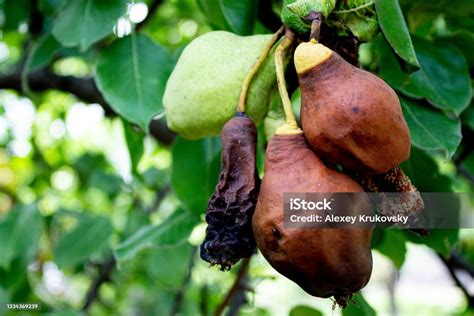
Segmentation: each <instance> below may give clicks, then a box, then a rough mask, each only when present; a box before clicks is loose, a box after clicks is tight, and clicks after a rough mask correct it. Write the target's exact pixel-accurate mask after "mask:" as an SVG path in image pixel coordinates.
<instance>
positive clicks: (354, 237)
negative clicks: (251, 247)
mask: <svg viewBox="0 0 474 316" xmlns="http://www.w3.org/2000/svg"><path fill="white" fill-rule="evenodd" d="M287 192H363V190H362V188H361V187H360V186H359V184H357V182H355V181H354V180H352V179H351V178H350V177H349V176H347V175H345V174H343V173H341V172H339V171H336V170H334V169H330V168H328V167H326V166H325V165H324V163H323V162H322V161H321V160H320V159H319V158H318V157H317V156H316V155H315V154H314V152H313V151H312V150H311V149H310V148H309V147H308V145H307V143H306V140H305V138H304V136H303V134H302V133H294V134H289V135H283V134H278V132H277V134H276V135H275V136H273V138H272V139H271V140H270V143H269V145H268V147H267V156H266V161H265V174H264V177H263V180H262V184H261V187H260V194H259V197H258V202H257V207H256V209H255V213H254V216H253V218H252V226H253V231H254V234H255V240H256V242H257V246H258V248H259V249H260V251H261V252H262V254H263V256H264V257H265V258H266V259H267V260H268V262H269V263H270V264H271V265H272V266H273V267H274V268H275V269H276V270H277V271H278V272H280V273H281V274H283V275H284V276H286V277H288V278H289V279H291V280H293V281H294V282H296V283H297V284H298V285H299V286H300V287H301V288H303V289H304V290H305V291H306V292H308V293H309V294H311V295H314V296H318V297H324V298H326V297H331V296H334V298H335V299H336V302H337V303H338V304H339V305H341V306H345V304H346V301H347V299H349V298H350V297H351V296H352V294H353V293H356V292H358V291H359V290H360V289H361V288H363V287H364V286H365V285H366V284H367V282H368V281H369V278H370V275H371V272H372V254H371V236H372V228H371V227H370V228H292V229H290V228H285V225H284V222H283V219H284V200H283V199H284V193H287ZM362 196H363V197H364V199H358V200H355V202H354V204H353V209H352V210H351V212H352V214H354V215H357V214H358V213H361V214H367V213H366V212H367V210H368V208H367V204H366V200H365V195H362Z"/></svg>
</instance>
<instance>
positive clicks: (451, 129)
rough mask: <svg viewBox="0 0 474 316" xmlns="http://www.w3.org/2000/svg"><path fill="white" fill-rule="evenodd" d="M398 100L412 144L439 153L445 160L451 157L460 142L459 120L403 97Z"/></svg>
mask: <svg viewBox="0 0 474 316" xmlns="http://www.w3.org/2000/svg"><path fill="white" fill-rule="evenodd" d="M400 101H401V104H402V110H403V115H404V116H405V119H406V121H407V123H408V127H409V128H410V134H411V142H412V144H413V145H414V146H416V147H418V148H420V149H423V150H425V151H428V152H431V153H439V154H441V155H443V157H444V159H446V160H449V159H451V157H452V156H453V155H454V153H455V151H456V149H457V147H458V146H459V144H460V143H461V138H462V135H461V121H460V120H459V119H450V118H448V117H447V116H446V115H444V114H443V113H441V112H438V111H434V110H432V109H429V108H427V107H424V106H421V105H419V104H417V103H416V102H413V101H411V100H408V99H405V98H401V100H400Z"/></svg>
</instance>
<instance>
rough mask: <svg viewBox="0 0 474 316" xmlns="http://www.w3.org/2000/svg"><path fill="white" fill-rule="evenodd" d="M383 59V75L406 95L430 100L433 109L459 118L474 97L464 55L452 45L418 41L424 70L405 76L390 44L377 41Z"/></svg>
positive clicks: (417, 45) (416, 41)
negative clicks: (390, 51) (389, 47)
mask: <svg viewBox="0 0 474 316" xmlns="http://www.w3.org/2000/svg"><path fill="white" fill-rule="evenodd" d="M375 44H376V50H377V53H378V54H379V55H380V58H381V69H380V72H379V74H380V76H381V77H382V78H383V79H384V80H386V81H387V82H388V83H389V84H390V85H391V86H392V87H393V88H395V89H397V90H398V91H400V92H402V93H403V94H405V95H407V96H410V97H413V98H417V99H423V98H425V99H427V100H428V101H429V103H430V104H432V105H433V106H434V107H436V108H438V109H441V110H443V111H445V112H447V113H448V114H450V115H454V116H459V114H460V113H461V112H462V111H463V110H464V109H466V107H467V106H468V105H469V103H470V101H471V98H472V87H471V79H470V77H469V71H468V65H467V62H466V60H465V58H464V56H463V55H462V54H461V53H460V52H459V50H458V49H456V48H455V47H452V46H443V45H437V46H435V45H434V44H431V43H429V42H427V41H425V40H421V39H417V38H415V47H416V52H417V56H418V59H419V61H420V65H421V69H420V70H418V71H416V72H414V73H412V74H411V75H410V74H407V73H404V72H403V71H402V70H401V68H400V65H399V64H398V63H397V61H396V59H395V57H394V56H393V54H391V53H389V51H388V48H387V45H386V44H385V43H384V42H383V41H380V40H379V39H377V40H376V43H375Z"/></svg>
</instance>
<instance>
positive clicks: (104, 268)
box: [82, 255, 115, 311]
mask: <svg viewBox="0 0 474 316" xmlns="http://www.w3.org/2000/svg"><path fill="white" fill-rule="evenodd" d="M114 269H115V258H114V256H113V255H111V256H110V257H109V258H108V259H107V260H106V261H105V262H104V263H102V264H100V265H99V275H98V276H97V277H96V278H95V279H94V281H93V282H92V284H91V286H90V288H89V290H88V291H87V293H86V296H85V299H84V305H83V307H82V310H83V311H87V310H88V309H89V307H91V305H92V303H94V301H95V300H96V299H97V297H98V296H99V289H100V287H101V285H102V284H103V283H105V282H108V281H110V277H111V275H112V271H113V270H114Z"/></svg>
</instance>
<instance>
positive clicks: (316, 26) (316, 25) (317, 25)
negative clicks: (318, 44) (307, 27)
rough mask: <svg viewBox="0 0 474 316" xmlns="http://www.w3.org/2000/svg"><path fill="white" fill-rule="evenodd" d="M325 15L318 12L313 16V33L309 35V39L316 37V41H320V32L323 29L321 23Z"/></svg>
mask: <svg viewBox="0 0 474 316" xmlns="http://www.w3.org/2000/svg"><path fill="white" fill-rule="evenodd" d="M323 19H324V16H323V14H322V13H321V12H316V13H315V14H314V15H313V16H312V20H311V33H310V35H309V39H310V40H312V39H315V40H316V41H319V33H320V30H321V24H322V23H323Z"/></svg>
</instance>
